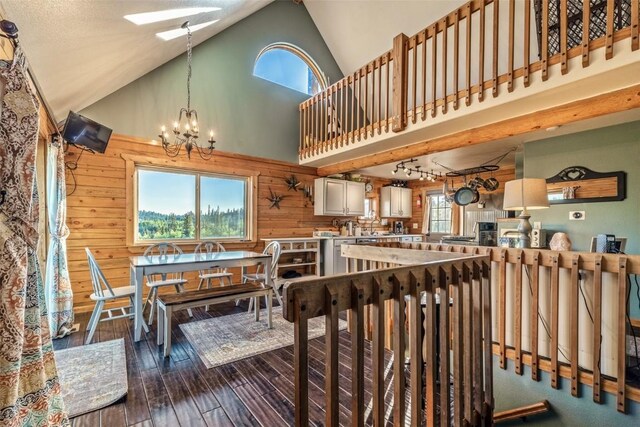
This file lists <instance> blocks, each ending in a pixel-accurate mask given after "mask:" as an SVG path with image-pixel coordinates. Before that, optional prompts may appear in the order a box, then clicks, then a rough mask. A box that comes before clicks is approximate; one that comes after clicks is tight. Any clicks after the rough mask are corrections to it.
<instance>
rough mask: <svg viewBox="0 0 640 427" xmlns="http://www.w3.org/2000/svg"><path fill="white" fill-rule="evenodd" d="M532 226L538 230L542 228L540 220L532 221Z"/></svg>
mask: <svg viewBox="0 0 640 427" xmlns="http://www.w3.org/2000/svg"><path fill="white" fill-rule="evenodd" d="M533 228H536V229H538V230H540V229H541V228H542V222H540V221H534V222H533Z"/></svg>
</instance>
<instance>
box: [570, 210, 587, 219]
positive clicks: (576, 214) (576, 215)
mask: <svg viewBox="0 0 640 427" xmlns="http://www.w3.org/2000/svg"><path fill="white" fill-rule="evenodd" d="M586 217H587V214H586V213H585V211H571V212H569V220H570V221H584V220H585V218H586Z"/></svg>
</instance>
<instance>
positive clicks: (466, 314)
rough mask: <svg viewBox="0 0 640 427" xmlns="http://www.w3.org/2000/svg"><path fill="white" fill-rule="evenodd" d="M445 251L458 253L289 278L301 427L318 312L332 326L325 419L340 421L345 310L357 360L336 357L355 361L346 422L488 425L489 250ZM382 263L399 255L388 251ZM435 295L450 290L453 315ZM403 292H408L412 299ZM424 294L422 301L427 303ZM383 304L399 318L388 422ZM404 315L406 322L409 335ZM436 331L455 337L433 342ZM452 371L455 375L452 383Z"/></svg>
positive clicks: (287, 304) (288, 313)
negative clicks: (342, 272) (407, 381)
mask: <svg viewBox="0 0 640 427" xmlns="http://www.w3.org/2000/svg"><path fill="white" fill-rule="evenodd" d="M406 252H415V251H411V250H406ZM446 258H452V259H444V260H443V257H442V254H435V259H436V260H435V261H434V260H433V259H434V258H433V257H432V258H430V257H423V263H421V264H419V265H412V266H403V267H396V268H389V269H381V270H375V271H365V272H359V273H351V274H347V275H341V276H333V277H323V278H320V279H314V280H309V281H304V282H297V283H292V284H287V285H286V286H285V290H284V317H285V318H286V319H287V320H289V321H290V322H293V323H294V330H295V345H294V354H295V366H294V368H295V381H294V382H295V387H296V391H295V396H296V402H295V406H296V407H295V424H296V426H306V425H308V424H309V399H308V396H309V388H308V381H309V353H308V350H309V344H308V321H309V320H310V319H313V318H316V317H319V316H324V317H325V328H326V336H325V338H324V345H325V354H326V361H325V364H326V367H325V396H324V397H325V402H326V405H325V407H324V409H325V411H326V420H324V423H325V424H326V425H328V426H337V425H339V423H340V421H341V420H340V417H339V414H340V409H341V408H340V406H341V403H340V401H339V388H340V384H339V380H340V377H341V376H342V374H339V352H338V347H339V334H340V332H339V326H338V325H339V323H338V322H339V318H340V313H342V312H344V311H348V313H349V326H350V338H351V358H350V359H351V360H350V361H344V360H341V361H340V363H341V364H344V363H349V362H350V365H351V366H350V367H351V378H350V379H351V381H350V387H349V385H347V386H344V388H345V389H347V390H349V389H350V390H351V402H350V403H351V405H350V407H349V408H342V409H343V410H347V412H349V413H350V415H351V420H342V423H343V424H351V425H354V426H362V425H364V424H365V422H366V423H367V424H369V423H372V424H373V425H374V426H384V425H386V423H387V422H388V421H392V422H393V424H394V425H395V426H401V425H405V423H406V422H410V424H411V425H422V423H423V420H424V421H426V423H427V425H429V426H433V425H436V424H437V423H438V422H439V423H440V424H441V425H449V424H451V423H452V422H453V424H455V425H463V422H464V421H466V422H467V423H468V424H470V425H480V424H484V425H489V424H491V420H492V414H493V388H492V364H491V358H492V353H491V351H492V350H491V310H492V308H491V301H492V298H491V295H490V282H489V265H488V257H486V256H465V257H460V256H454V257H446ZM382 262H394V263H395V261H393V260H392V259H387V260H386V261H384V260H383V261H382ZM436 295H438V296H439V300H440V301H449V299H450V297H452V301H453V303H452V308H451V313H452V315H451V316H450V314H449V313H450V308H449V306H448V305H447V304H440V305H439V308H438V306H437V305H436ZM405 298H408V299H409V302H408V304H407V303H406V302H405V301H406V299H405ZM423 298H424V301H426V304H425V306H424V307H423V306H422V300H423ZM388 305H391V307H390V308H389V307H388ZM369 308H370V310H368V311H369V312H370V315H369V317H370V320H371V327H372V331H371V359H372V361H371V366H365V329H366V326H367V325H366V324H365V312H366V310H367V309H369ZM405 308H407V312H408V315H407V314H406V313H405ZM387 310H390V311H391V312H392V322H393V323H392V327H393V343H392V350H393V369H392V372H393V377H392V379H391V383H392V385H393V398H392V402H391V403H390V404H389V408H390V409H389V411H388V412H389V413H390V414H391V417H392V420H391V419H388V418H387V417H386V416H385V414H386V413H387V411H386V408H385V354H386V353H385V348H384V342H385V335H386V333H385V329H386V328H385V320H384V319H385V318H386V317H385V316H386V315H385V313H386V311H387ZM436 311H438V312H439V326H437V324H436ZM423 312H424V320H423ZM405 322H406V323H408V325H409V334H408V336H407V334H406V332H405ZM423 324H424V330H423V329H422V326H423ZM436 329H438V330H440V331H449V330H451V331H452V334H453V345H451V336H449V334H448V333H441V334H440V340H439V342H436ZM425 331H426V332H425ZM405 341H408V346H409V348H410V355H411V356H410V385H409V392H410V399H409V411H408V412H407V411H406V408H405V402H406V400H405V398H406V390H405ZM438 346H439V349H440V350H439V354H442V355H449V354H450V353H451V354H452V355H453V359H452V360H453V366H452V367H450V362H449V360H450V359H449V357H440V358H439V359H438V358H436V348H437V347H438ZM365 370H367V371H369V370H370V371H371V372H372V381H371V384H370V385H369V387H370V389H365ZM423 370H424V373H425V375H424V381H425V383H423ZM450 372H452V373H453V388H452V389H451V386H450ZM344 380H345V378H343V382H344ZM368 384H369V383H368V382H367V385H368ZM438 384H439V385H438ZM365 393H366V394H365ZM438 395H439V396H438ZM451 395H453V409H452V410H451V409H450V396H451ZM365 396H366V397H365ZM368 396H371V399H369V398H368ZM423 398H424V406H423ZM438 406H439V410H438ZM367 407H372V411H371V413H370V418H371V419H372V421H371V420H370V419H369V417H367V416H366V413H367V411H366V409H365V408H367ZM314 421H315V422H316V423H322V422H323V420H314Z"/></svg>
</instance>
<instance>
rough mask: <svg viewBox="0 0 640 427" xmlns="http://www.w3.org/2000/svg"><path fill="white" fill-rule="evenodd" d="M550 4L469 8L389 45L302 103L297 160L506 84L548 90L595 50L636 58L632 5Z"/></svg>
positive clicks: (397, 128) (629, 0)
mask: <svg viewBox="0 0 640 427" xmlns="http://www.w3.org/2000/svg"><path fill="white" fill-rule="evenodd" d="M550 1H552V0H540V1H539V2H538V1H536V0H522V1H516V0H508V1H499V2H496V1H494V0H471V1H469V2H467V3H466V4H465V5H463V6H462V7H460V8H458V9H456V10H454V11H453V12H451V13H449V14H448V15H446V16H444V17H443V18H441V19H440V20H438V21H436V22H434V23H432V24H431V25H429V26H427V27H426V28H424V29H423V30H422V31H420V32H418V33H417V34H415V35H413V36H411V37H407V36H406V35H404V34H400V35H398V36H396V37H395V38H394V40H393V48H392V49H391V50H389V51H387V52H385V53H383V54H382V55H380V56H378V57H377V58H375V59H373V60H372V61H370V62H369V63H368V64H366V65H364V66H363V67H361V68H360V69H358V70H356V71H355V72H354V73H352V74H350V75H347V76H345V77H344V78H342V79H341V80H339V81H338V82H336V83H335V84H333V85H332V86H330V87H328V88H327V89H325V90H324V91H322V92H320V93H318V94H316V95H314V96H312V97H311V98H309V99H308V100H306V101H304V102H302V103H301V104H300V106H299V111H300V146H299V158H300V160H305V159H310V158H313V157H315V156H318V155H320V154H323V153H327V152H335V151H336V150H339V149H342V148H343V147H345V146H349V145H356V144H358V143H359V142H360V141H362V140H367V139H370V138H373V137H375V136H377V135H381V134H382V133H383V131H384V133H385V134H387V133H389V131H390V129H391V131H392V132H401V131H403V130H404V129H405V128H406V127H407V126H408V125H409V124H412V125H413V124H416V123H417V122H418V119H420V121H421V122H423V121H426V120H428V119H429V118H435V117H436V116H437V115H439V114H443V115H444V114H447V113H448V112H449V111H450V109H449V106H451V108H452V109H453V110H457V109H458V108H459V107H460V106H461V105H462V103H463V102H464V105H465V106H469V105H471V104H472V102H473V101H474V95H476V96H477V101H478V102H482V101H484V100H485V98H486V92H487V91H489V90H490V91H491V95H492V96H493V97H498V96H500V94H502V93H504V90H501V87H502V86H503V85H505V84H506V89H507V90H506V92H512V91H514V90H516V89H517V88H519V87H528V86H529V85H530V84H531V76H532V75H533V74H534V73H537V72H540V79H541V80H542V81H546V80H547V79H548V78H549V76H550V73H549V68H550V67H551V66H553V65H555V64H560V71H561V74H566V73H567V72H569V71H571V68H570V67H569V60H570V59H572V58H575V57H582V67H588V66H589V63H590V52H592V51H594V50H596V49H600V48H602V47H604V48H605V52H604V56H605V58H606V59H611V58H612V57H613V55H614V52H615V51H616V50H614V49H613V46H614V44H616V43H619V42H620V41H622V40H625V39H628V38H630V39H631V42H630V43H629V47H630V50H631V51H637V50H638V48H639V45H640V42H639V38H638V28H639V13H638V9H639V3H640V0H621V1H617V0H600V1H599V2H596V3H594V6H593V7H592V8H590V7H589V6H590V4H591V3H593V2H591V3H589V2H586V3H585V4H586V7H584V8H583V11H582V13H578V14H576V13H575V11H573V10H569V9H571V8H569V7H568V4H567V1H568V0H555V3H554V4H553V5H552V6H553V12H554V14H553V15H550V13H551V11H550V3H549V2H550ZM605 2H606V14H605V16H604V17H603V16H602V13H603V3H605ZM623 2H626V3H625V5H626V4H629V7H628V9H627V8H626V7H625V8H624V10H625V16H626V17H628V19H627V20H625V22H624V23H620V16H621V14H622V12H623V8H622V3H623ZM534 4H535V9H534ZM596 13H598V15H597V16H594V15H595V14H596ZM536 17H537V18H536ZM551 18H553V19H551ZM595 18H598V19H595ZM614 18H617V21H615V22H614ZM536 19H537V20H538V22H539V24H540V25H539V32H538V33H537V34H536V31H532V25H535V26H536V27H538V26H537V25H536V24H535V20H536ZM580 19H582V20H585V19H588V20H589V21H590V23H591V24H590V25H580V26H581V28H582V29H581V31H582V38H581V43H580V44H578V45H576V37H577V36H576V34H575V33H576V31H578V30H577V28H578V26H577V24H576V20H580ZM532 20H533V21H534V24H532ZM556 21H557V22H556ZM496 23H499V24H498V25H496ZM598 25H600V26H604V28H600V27H598ZM568 34H570V35H571V36H572V37H571V38H570V40H569V41H568ZM538 37H539V39H538ZM556 39H557V40H556ZM550 40H552V41H553V44H554V46H553V47H552V48H550V46H549V41H550ZM556 44H557V46H556ZM617 51H618V52H621V50H620V49H618V50H617ZM518 79H522V84H521V85H517V84H516V81H517V80H518Z"/></svg>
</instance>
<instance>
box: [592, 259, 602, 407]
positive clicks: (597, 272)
mask: <svg viewBox="0 0 640 427" xmlns="http://www.w3.org/2000/svg"><path fill="white" fill-rule="evenodd" d="M601 346H602V255H599V254H598V255H595V258H594V269H593V401H594V402H597V403H601V397H600V390H601V387H602V372H601V371H600V358H601V357H602V348H601Z"/></svg>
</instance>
